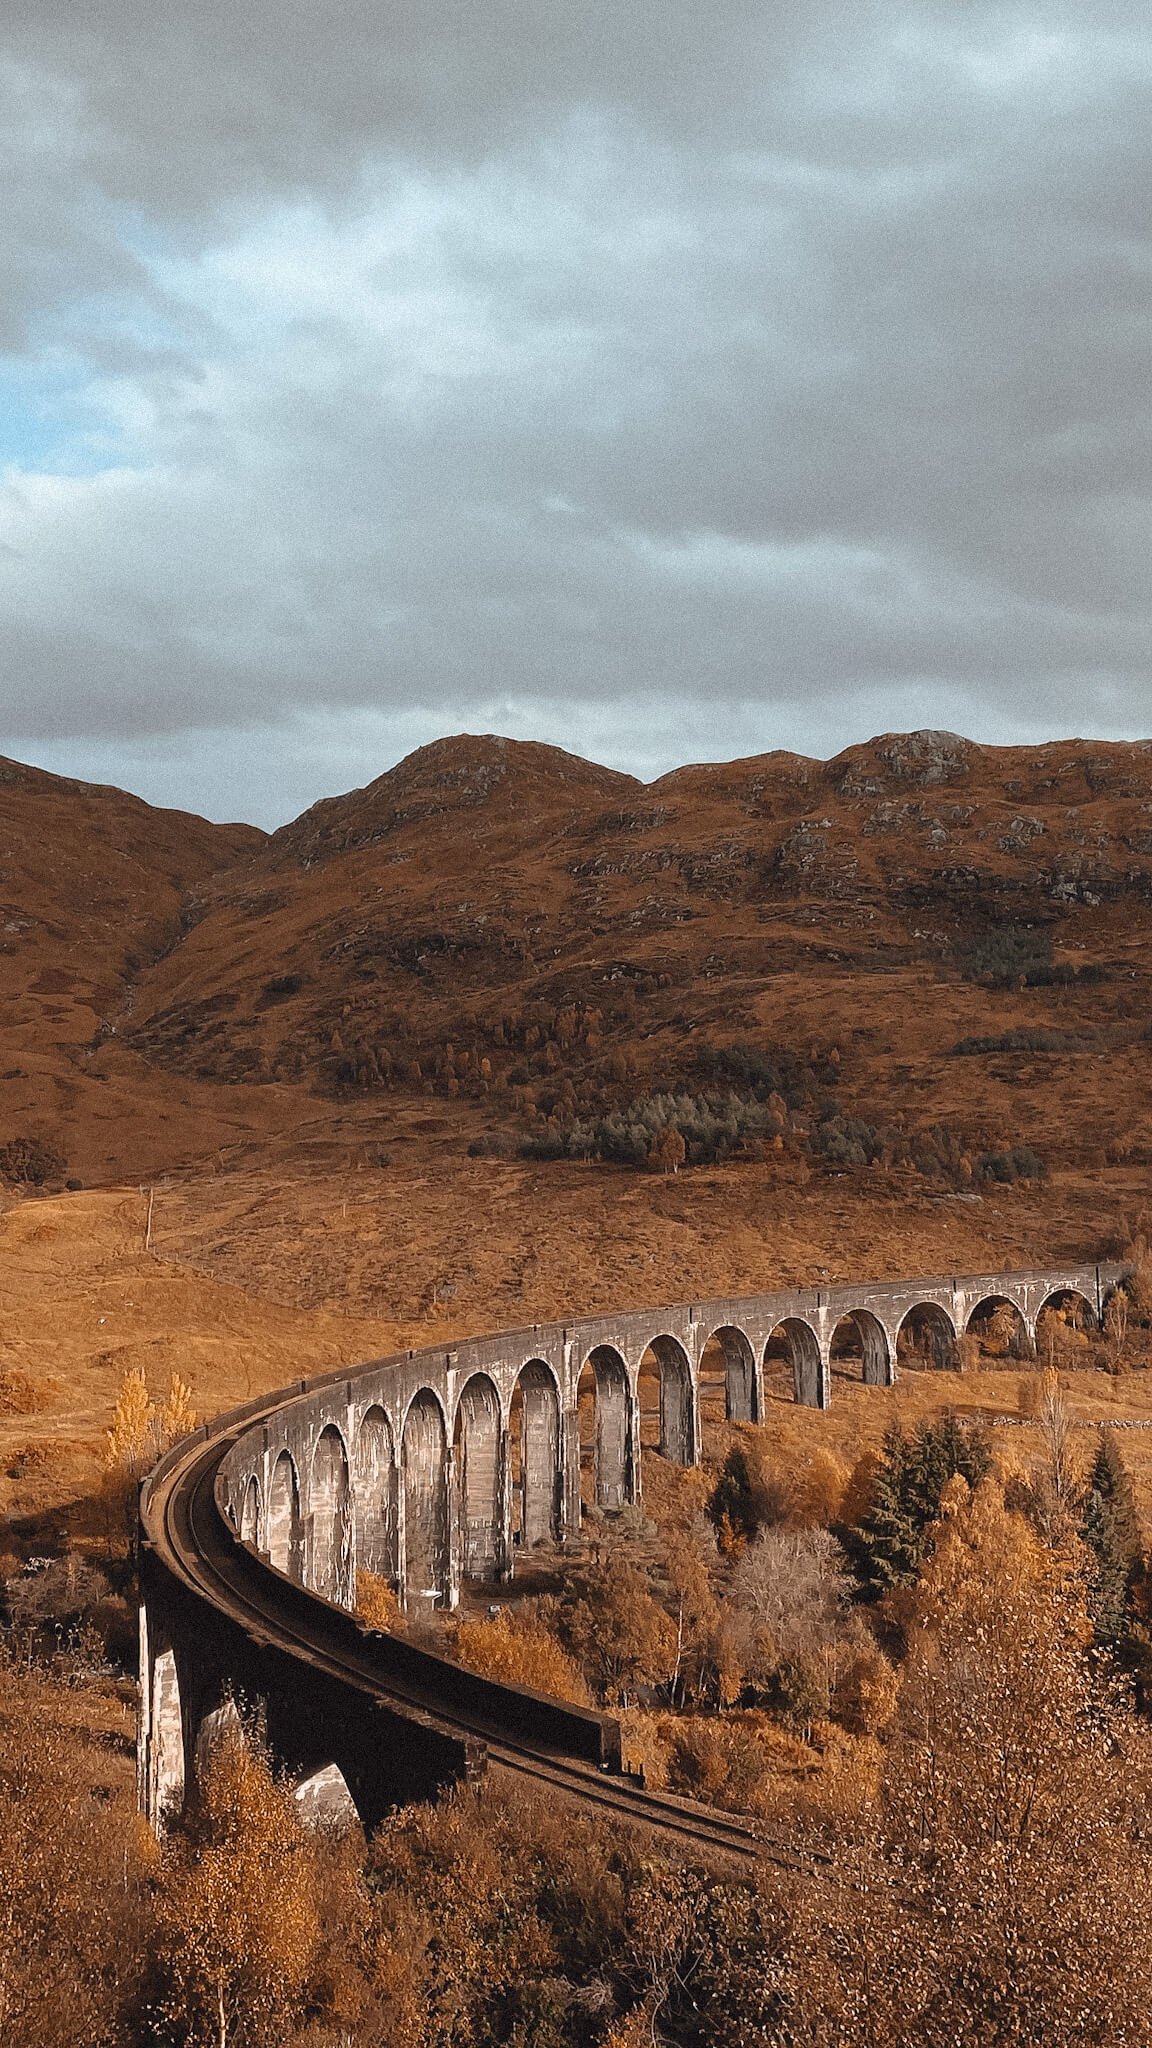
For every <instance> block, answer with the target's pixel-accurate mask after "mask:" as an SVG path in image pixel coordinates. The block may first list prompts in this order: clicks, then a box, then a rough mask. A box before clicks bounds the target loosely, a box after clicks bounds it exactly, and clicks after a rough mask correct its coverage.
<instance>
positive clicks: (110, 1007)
mask: <svg viewBox="0 0 1152 2048" xmlns="http://www.w3.org/2000/svg"><path fill="white" fill-rule="evenodd" d="M264 836H265V835H264V834H263V833H262V832H259V831H257V830H255V829H254V828H253V827H252V826H249V825H211V824H209V823H208V822H207V821H206V820H205V819H203V818H197V817H193V816H191V815H189V814H188V813H186V812H183V811H165V810H158V809H155V808H154V807H153V806H151V805H149V804H146V803H143V802H142V801H141V800H140V798H139V797H134V796H128V795H126V794H125V793H124V792H123V791H122V790H118V789H109V788H102V787H99V786H97V785H95V784H92V783H87V782H76V781H71V780H69V779H67V778H65V777H63V776H57V775H49V774H46V773H44V772H42V771H41V770H39V769H36V768H28V767H24V766H22V765H21V764H20V763H18V762H15V761H0V1143H7V1142H8V1141H10V1140H11V1139H13V1138H14V1137H17V1136H23V1135H25V1134H26V1133H28V1132H29V1131H33V1132H37V1133H43V1134H45V1135H46V1136H47V1137H48V1138H49V1139H50V1140H51V1141H52V1142H53V1144H55V1145H57V1146H58V1148H59V1150H60V1153H61V1156H62V1157H63V1158H64V1160H65V1161H66V1162H67V1164H68V1166H69V1168H72V1169H75V1170H76V1171H77V1172H79V1173H81V1174H82V1175H83V1176H84V1177H85V1178H86V1179H87V1178H88V1177H89V1176H105V1175H108V1174H112V1175H115V1174H116V1173H118V1172H122V1171H124V1169H125V1167H127V1170H128V1171H132V1170H133V1169H134V1167H135V1166H136V1165H137V1164H138V1163H144V1162H138V1161H137V1160H136V1159H134V1158H130V1157H126V1156H125V1155H126V1152H130V1151H131V1150H132V1144H133V1140H134V1139H138V1138H139V1137H140V1135H141V1132H142V1129H143V1130H146V1129H147V1128H148V1126H149V1125H155V1122H156V1112H155V1111H154V1110H153V1108H152V1105H151V1101H150V1096H154V1095H155V1093H156V1089H155V1086H154V1084H153V1083H152V1081H151V1078H150V1076H149V1075H148V1073H147V1071H146V1070H145V1069H144V1068H143V1066H142V1064H141V1063H140V1062H139V1061H138V1060H137V1059H135V1058H134V1056H132V1055H130V1054H129V1053H127V1051H126V1050H122V1048H121V1045H120V1042H119V1037H118V1034H119V1033H120V1032H121V1031H122V1030H123V1028H124V1024H125V1021H126V1020H127V1019H129V1018H130V1017H131V1015H132V1008H133V1004H134V1001H135V999H136V992H137V990H138V988H139V987H140V985H141V983H142V982H143V981H144V980H145V979H146V977H147V975H148V972H149V969H150V968H151V967H152V966H153V964H154V962H155V961H156V959H157V958H158V957H159V956H160V955H161V954H163V953H164V952H165V951H167V950H168V949H169V948H170V947H172V946H174V945H176V944H177V943H178V941H179V939H180V936H181V933H182V931H183V930H184V928H185V925H186V922H187V921H188V920H189V919H190V918H192V917H194V916H195V907H196V903H197V900H198V897H199V896H200V894H201V892H202V891H203V890H204V889H205V888H206V887H207V886H208V885H209V884H210V883H211V881H212V878H213V877H214V876H215V875H216V874H217V873H219V872H220V870H222V869H231V868H235V867H237V866H238V865H240V866H242V865H243V864H244V863H245V862H246V861H247V860H249V859H250V858H251V856H252V854H253V853H254V852H255V851H256V849H257V848H259V846H260V845H261V844H262V843H263V840H264ZM160 1092H161V1093H163V1094H164V1095H166V1096H167V1095H170V1094H171V1089H170V1085H169V1084H167V1083H164V1084H163V1086H162V1088H161V1091H160ZM170 1116H171V1118H172V1122H173V1135H175V1137H176V1144H177V1146H180V1145H182V1144H183V1143H185V1142H187V1141H189V1140H190V1138H191V1131H190V1130H186V1131H182V1132H179V1134H178V1135H177V1128H178V1126H179V1124H180V1114H179V1105H178V1104H176V1105H175V1106H174V1107H173V1109H172V1111H171V1112H170ZM208 1121H209V1123H211V1118H210V1117H209V1119H208ZM125 1140H127V1144H126V1143H125ZM160 1142H161V1144H163V1143H164V1142H165V1140H164V1138H163V1136H161V1138H160ZM202 1143H203V1138H202V1139H201V1144H202ZM147 1149H148V1148H147V1143H145V1147H144V1151H145V1153H147Z"/></svg>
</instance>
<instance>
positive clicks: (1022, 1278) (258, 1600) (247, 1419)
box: [139, 1265, 1124, 1826]
mask: <svg viewBox="0 0 1152 2048" xmlns="http://www.w3.org/2000/svg"><path fill="white" fill-rule="evenodd" d="M1123 1277H1124V1269H1123V1268H1122V1267H1119V1266H1095V1265H1093V1266H1084V1267H1079V1266H1070V1267H1065V1268H1059V1269H1053V1270H1050V1271H1046V1272H1029V1273H985V1274H980V1275H975V1276H966V1277H962V1278H958V1277H953V1278H947V1279H933V1280H915V1281H894V1282H883V1283H876V1282H867V1283H860V1284H857V1285H841V1286H836V1287H830V1288H821V1289H798V1290H794V1291H785V1292H779V1293H772V1294H759V1295H753V1296H750V1297H747V1298H743V1299H730V1300H721V1301H709V1302H699V1303H693V1304H684V1305H680V1306H677V1307H670V1308H662V1309H652V1310H638V1311H631V1312H627V1313H621V1314H617V1315H605V1316H599V1317H589V1318H583V1319H581V1320H579V1321H572V1322H569V1323H564V1324H550V1325H544V1326H537V1327H535V1328H533V1329H530V1330H521V1331H510V1332H507V1333H504V1334H501V1335H498V1336H491V1337H482V1338H477V1339H475V1340H470V1341H468V1342H462V1343H460V1344H458V1345H456V1346H455V1347H454V1348H452V1349H450V1350H443V1349H440V1350H436V1349H428V1350H422V1351H415V1352H408V1353H407V1354H402V1355H400V1356H398V1357H392V1358H386V1359H381V1360H377V1361H374V1362H372V1363H370V1364H366V1365H363V1366H360V1367H357V1368H355V1369H354V1370H352V1371H351V1372H341V1373H337V1374H331V1375H329V1376H327V1377H326V1378H324V1379H320V1380H314V1381H301V1382H300V1383H299V1384H298V1385H297V1386H296V1387H293V1388H289V1389H287V1390H285V1391H283V1392H282V1393H280V1394H277V1395H273V1396H269V1397H268V1398H267V1399H266V1400H264V1401H261V1402H255V1403H252V1404H250V1405H249V1407H248V1408H246V1409H243V1410H240V1411H237V1412H236V1413H234V1414H233V1415H231V1416H225V1417H223V1418H221V1419H220V1420H219V1421H218V1422H216V1423H214V1424H211V1425H209V1426H207V1427H206V1428H204V1429H201V1430H199V1431H197V1432H195V1434H194V1435H193V1436H192V1437H191V1438H187V1439H185V1440H184V1442H183V1443H182V1444H181V1445H178V1446H176V1447H175V1448H174V1450H173V1452H170V1453H169V1454H168V1456H167V1457H166V1458H165V1459H164V1460H162V1461H161V1464H160V1465H159V1466H158V1467H157V1468H156V1471H155V1472H154V1473H153V1474H152V1475H150V1477H149V1479H148V1481H147V1482H146V1484H145V1488H144V1492H143V1495H142V1503H141V1516H142V1529H143V1545H142V1554H143V1568H142V1608H141V1713H140V1733H139V1790H140V1800H141V1804H142V1807H143V1809H144V1811H145V1812H146V1813H147V1814H148V1815H149V1817H150V1818H151V1819H152V1820H153V1821H154V1822H156V1823H162V1821H163V1818H164V1816H165V1814H166V1813H171V1812H172V1811H173V1810H176V1809H178V1808H179V1807H180V1805H181V1803H182V1801H183V1798H184V1796H185V1789H186V1787H188V1786H189V1785H190V1784H191V1783H192V1782H193V1780H194V1774H195V1770H196V1762H197V1757H198V1756H202V1755H203V1753H204V1745H205V1743H206V1742H207V1741H209V1740H210V1739H211V1737H212V1733H213V1730H214V1729H215V1727H217V1726H218V1724H219V1717H220V1715H221V1714H225V1713H228V1712H231V1711H234V1709H233V1708H232V1707H231V1706H230V1704H229V1702H230V1700H231V1699H232V1698H233V1697H243V1698H245V1699H247V1700H248V1701H250V1702H259V1704H260V1708H261V1711H262V1712H263V1714H264V1717H265V1722H266V1726H267V1729H268V1739H269V1743H270V1746H271V1748H272V1750H273V1753H274V1755H275V1756H276V1758H277V1761H278V1762H279V1763H280V1764H281V1766H282V1767H283V1768H285V1769H287V1770H290V1771H291V1772H292V1773H293V1774H294V1775H295V1777H296V1778H297V1780H298V1782H299V1783H300V1786H301V1794H300V1796H301V1797H302V1798H303V1799H304V1800H305V1801H311V1800H313V1799H315V1800H317V1801H321V1802H322V1801H323V1799H324V1798H325V1797H326V1796H327V1795H328V1793H330V1792H331V1790H332V1787H333V1785H336V1786H337V1787H338V1790H339V1793H340V1795H341V1796H342V1797H344V1798H348V1797H350V1798H351V1800H352V1801H353V1803H354V1804H355V1806H356V1808H357V1810H358V1811H359V1813H360V1816H361V1818H362V1819H363V1820H364V1821H365V1823H366V1824H367V1825H369V1826H371V1825H373V1824H375V1822H376V1820H378V1819H379V1817H380V1816H381V1815H382V1814H383V1812H385V1811H386V1810H387V1808H388V1806H389V1805H391V1804H394V1803H395V1802H396V1801H397V1800H398V1799H401V1798H404V1797H406V1796H409V1797H410V1796H419V1795H420V1794H421V1793H423V1792H425V1791H428V1790H431V1789H432V1788H434V1787H435V1786H437V1785H439V1784H442V1783H445V1782H448V1781H450V1780H452V1779H458V1778H460V1777H463V1776H466V1775H468V1774H469V1772H471V1771H474V1770H475V1769H477V1768H479V1767H480V1765H481V1764H482V1762H483V1758H484V1756H485V1754H486V1753H487V1752H488V1751H490V1750H491V1749H492V1746H493V1744H494V1743H495V1744H496V1745H497V1747H498V1748H499V1747H500V1746H501V1745H502V1744H504V1745H505V1746H507V1745H508V1744H514V1745H515V1744H518V1745H520V1747H521V1748H522V1749H523V1750H524V1752H525V1753H528V1754H531V1753H535V1752H536V1751H537V1750H538V1751H540V1752H541V1753H544V1752H547V1753H548V1754H550V1755H565V1756H569V1757H572V1758H578V1759H582V1760H583V1762H584V1763H585V1764H588V1765H592V1766H593V1767H595V1768H599V1769H604V1768H607V1769H609V1770H611V1769H612V1768H614V1767H618V1763H619V1732H618V1729H616V1728H615V1724H614V1723H612V1722H610V1721H609V1720H608V1719H607V1717H604V1716H599V1715H592V1714H586V1713H581V1712H580V1711H579V1710H577V1709H568V1708H564V1707H561V1706H559V1705H558V1703H556V1702H550V1701H548V1700H547V1699H546V1698H545V1697H544V1696H542V1695H536V1694H531V1693H528V1692H525V1691H523V1689H521V1688H518V1687H505V1686H496V1685H493V1684H492V1683H491V1682H490V1681H482V1680H477V1679H475V1678H473V1677H472V1675H471V1674H468V1673H462V1672H460V1671H459V1669H458V1668H457V1667H455V1666H453V1665H451V1664H448V1663H447V1662H446V1661H445V1660H443V1659H440V1658H438V1657H435V1656H432V1655H430V1654H429V1653H427V1652H422V1651H416V1650H413V1649H411V1648H410V1647H409V1646H408V1645H406V1644H404V1643H403V1642H402V1641H401V1639H400V1638H397V1637H395V1636H382V1635H380V1634H378V1633H374V1632H371V1631H365V1629H364V1628H363V1627H362V1625H361V1624H360V1623H359V1622H357V1621H356V1620H355V1618H354V1617H353V1615H352V1613H351V1609H352V1608H353V1605H354V1601H355V1588H356V1574H357V1572H358V1571H368V1572H372V1573H374V1574H377V1575H378V1576H380V1577H381V1578H383V1579H385V1580H387V1581H388V1583H389V1584H390V1585H391V1586H392V1587H393V1588H394V1590H395V1592H396V1594H397V1595H398V1598H399V1600H400V1602H401V1604H402V1605H403V1606H405V1607H406V1608H408V1609H409V1610H412V1609H415V1608H417V1607H418V1606H419V1605H421V1604H431V1605H436V1606H440V1607H453V1606H455V1605H456V1603H457V1601H458V1599H459V1594H460V1588H461V1583H462V1581H465V1580H471V1581H485V1580H488V1581H499V1580H506V1579H508V1578H509V1577H510V1576H511V1575H512V1574H513V1573H514V1570H515V1567H516V1561H517V1559H518V1558H519V1557H521V1556H523V1555H524V1554H525V1553H526V1552H527V1551H529V1550H532V1549H534V1548H536V1547H537V1546H545V1547H551V1546H560V1547H563V1546H564V1545H565V1544H566V1543H570V1542H571V1541H572V1540H573V1539H574V1538H576V1537H577V1536H578V1535H579V1532H580V1527H581V1519H582V1515H585V1514H587V1513H588V1512H589V1511H592V1510H598V1511H599V1512H600V1513H602V1514H604V1515H607V1516H611V1515H613V1514H616V1513H619V1512H620V1511H622V1510H624V1509H626V1508H627V1507H628V1506H630V1505H631V1504H632V1503H635V1502H637V1501H639V1499H640V1493H641V1467H642V1456H643V1450H644V1448H645V1447H651V1448H653V1449H658V1450H659V1452H660V1454H661V1455H662V1456H663V1457H665V1458H667V1459H670V1460H672V1461H674V1462H676V1463H679V1464H682V1465H690V1464H695V1463H696V1462H698V1460H699V1457H700V1446H701V1433H702V1419H703V1417H704V1415H706V1414H708V1413H710V1412H711V1413H714V1414H715V1415H716V1416H717V1418H720V1417H722V1416H723V1417H727V1419H728V1420H730V1421H736V1422H740V1421H748V1422H755V1421H758V1420H760V1419H761V1418H762V1417H763V1415H764V1414H765V1412H766V1410H767V1405H768V1403H769V1401H771V1400H776V1399H779V1398H781V1397H782V1396H783V1397H784V1398H788V1397H790V1398H792V1399H794V1400H795V1401H797V1402H800V1403H802V1404H805V1405H807V1406H809V1407H814V1408H826V1407H827V1406H828V1405H829V1402H830V1400H831V1398H832V1392H833V1386H834V1384H835V1382H836V1380H837V1378H838V1377H839V1376H841V1375H844V1376H852V1377H855V1378H856V1379H858V1380H862V1381H863V1382H864V1383H866V1384H867V1385H869V1386H873V1387H876V1388H884V1387H890V1386H891V1385H892V1384H893V1382H894V1380H895V1377H896V1373H897V1370H898V1369H899V1370H901V1371H903V1370H906V1369H909V1368H915V1367H919V1368H921V1369H932V1368H948V1367H950V1366H955V1365H959V1364H961V1363H962V1360H963V1354H964V1340H965V1339H966V1338H968V1337H970V1336H971V1335H972V1334H974V1333H976V1332H978V1331H979V1330H980V1329H982V1328H986V1327H987V1325H988V1320H989V1318H991V1317H993V1316H995V1317H996V1318H997V1319H998V1330H999V1342H1000V1344H1001V1346H1003V1344H1004V1343H1005V1341H1007V1343H1008V1345H1009V1347H1010V1350H1011V1351H1012V1352H1013V1353H1014V1354H1015V1355H1016V1356H1019V1357H1021V1358H1026V1357H1030V1356H1033V1355H1034V1354H1035V1349H1036V1346H1037V1342H1038V1339H1039V1341H1040V1342H1041V1345H1042V1344H1043V1341H1044V1333H1045V1329H1046V1326H1047V1319H1048V1318H1053V1317H1055V1318H1059V1319H1061V1320H1062V1321H1063V1322H1064V1323H1065V1325H1066V1324H1067V1321H1068V1319H1069V1318H1071V1319H1072V1320H1073V1321H1076V1320H1079V1321H1080V1322H1081V1323H1082V1324H1083V1325H1084V1326H1086V1327H1099V1325H1100V1323H1101V1321H1102V1318H1103V1315H1104V1312H1105V1308H1106V1305H1107V1300H1108V1297H1109V1295H1110V1293H1111V1292H1112V1291H1113V1290H1114V1289H1115V1288H1116V1287H1117V1286H1118V1285H1119V1284H1120V1282H1121V1281H1122V1279H1123ZM1005 1333H1006V1334H1005ZM509 1753H511V1752H510V1751H509Z"/></svg>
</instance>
